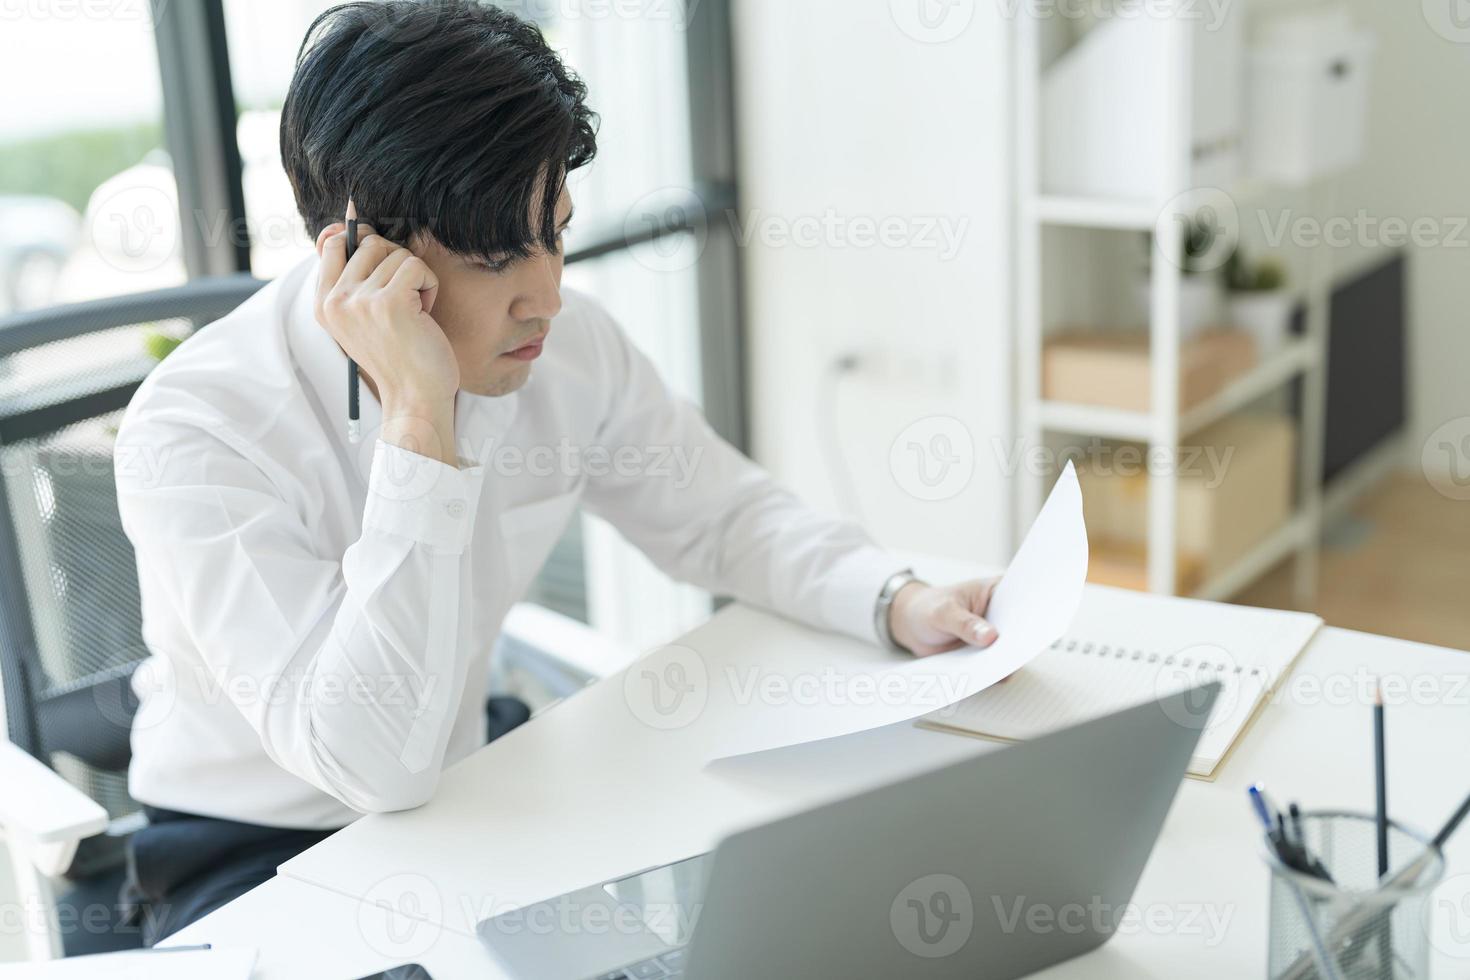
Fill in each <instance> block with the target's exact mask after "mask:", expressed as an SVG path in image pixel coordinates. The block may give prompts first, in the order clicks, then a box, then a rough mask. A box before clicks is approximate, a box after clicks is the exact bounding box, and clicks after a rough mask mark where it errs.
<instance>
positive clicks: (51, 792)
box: [0, 275, 632, 959]
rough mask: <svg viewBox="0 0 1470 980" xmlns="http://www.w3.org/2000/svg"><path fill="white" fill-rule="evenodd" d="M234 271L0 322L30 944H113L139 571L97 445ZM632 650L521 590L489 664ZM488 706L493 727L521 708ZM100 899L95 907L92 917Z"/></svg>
mask: <svg viewBox="0 0 1470 980" xmlns="http://www.w3.org/2000/svg"><path fill="white" fill-rule="evenodd" d="M263 285H264V283H263V282H262V281H260V280H257V279H254V278H251V277H250V276H248V275H237V276H228V277H217V278H211V279H202V280H197V281H195V282H192V283H190V284H188V285H186V286H182V287H179V288H177V289H168V290H161V291H156V292H150V293H142V294H137V295H133V296H123V297H117V298H115V299H107V300H100V301H95V302H89V303H81V304H76V305H71V306H63V307H55V308H51V309H47V310H41V311H37V312H31V313H24V314H19V315H15V316H11V317H7V318H3V319H0V687H3V688H4V717H5V721H6V729H7V731H8V734H9V739H10V741H9V743H0V786H3V787H5V789H4V791H3V792H0V835H3V836H4V837H5V841H6V844H7V846H8V848H9V851H10V855H11V861H12V865H13V871H14V875H15V878H16V883H17V885H18V887H19V889H20V906H21V908H22V909H25V910H27V914H28V915H29V916H31V917H32V918H33V919H37V920H38V921H33V922H30V923H28V927H27V930H26V932H27V937H26V938H27V943H28V949H29V953H30V956H31V958H33V959H50V958H55V957H59V956H62V955H68V956H70V955H78V954H82V953H92V952H103V951H107V950H113V949H125V948H130V947H135V946H138V945H140V944H141V931H140V929H139V928H138V927H137V926H136V925H129V924H126V923H124V922H123V921H122V910H121V909H120V908H119V903H118V892H119V889H120V886H121V884H122V880H123V876H124V871H125V868H124V854H125V852H124V846H125V841H126V838H127V835H128V834H129V833H131V832H132V831H133V830H135V829H136V828H137V827H139V826H141V825H142V821H143V817H142V814H141V811H140V808H139V806H138V804H136V803H135V802H134V801H133V800H132V799H131V798H130V797H129V796H128V793H127V766H128V761H129V757H130V749H129V742H128V735H129V727H130V723H131V720H132V716H133V713H134V711H135V710H136V708H137V700H136V697H135V696H134V694H133V691H132V689H131V686H130V680H131V677H132V673H133V670H134V669H135V668H136V667H137V665H138V664H139V663H140V662H141V661H142V660H143V659H145V658H146V657H147V656H148V651H147V650H146V648H145V647H144V644H143V640H142V636H141V614H140V610H139V596H138V583H137V568H136V565H135V563H134V556H133V550H132V547H131V545H130V544H129V542H128V540H127V537H126V536H125V535H124V534H123V531H122V527H121V524H120V521H119V517H118V509H117V499H116V492H115V486H114V482H113V467H112V443H113V438H114V436H115V435H116V431H117V425H118V422H119V421H120V418H121V415H122V412H123V409H124V408H125V407H126V406H127V403H128V401H129V399H130V398H131V397H132V395H133V393H134V392H135V391H136V390H137V387H138V385H139V384H140V383H141V382H142V380H143V378H144V377H145V376H146V375H147V373H148V372H149V371H150V370H151V369H152V368H153V366H154V365H155V364H156V363H157V357H158V356H159V355H160V354H162V353H164V352H165V351H166V350H168V349H169V348H170V347H171V344H170V342H169V338H177V337H182V336H185V335H187V334H188V333H189V332H190V331H192V330H195V329H198V328H201V327H203V326H204V325H206V324H208V323H210V322H211V321H213V320H216V319H219V318H220V317H222V316H224V315H225V314H226V313H228V312H230V311H231V310H233V309H234V308H235V307H236V306H237V305H239V304H240V303H241V302H243V301H244V300H245V299H247V298H248V297H249V296H251V295H252V294H253V293H254V292H255V291H256V290H257V289H259V288H260V287H261V286H263ZM631 659H632V657H631V654H630V653H629V652H628V651H627V650H624V649H621V648H620V647H618V646H617V645H616V644H614V643H612V642H610V641H608V640H606V639H605V638H602V637H600V636H598V635H597V634H595V633H593V632H592V631H591V630H590V629H589V628H588V627H586V626H585V625H583V624H581V623H578V622H576V621H574V620H571V619H570V618H568V617H566V616H562V615H560V614H557V613H554V612H552V611H550V610H547V609H542V608H539V607H536V606H532V605H528V604H522V605H521V606H518V607H517V608H516V609H514V610H512V612H511V614H510V615H509V616H508V617H507V619H506V623H505V627H504V631H503V633H502V636H501V641H500V650H499V653H498V655H497V657H496V662H495V674H494V677H495V681H496V683H497V684H499V685H502V686H504V687H517V688H519V689H521V690H525V689H526V688H528V687H530V688H534V689H535V691H536V692H538V693H537V695H536V696H537V697H538V698H539V699H541V700H549V699H554V698H559V697H564V696H566V695H568V694H571V693H574V692H575V691H576V690H578V689H580V688H581V687H582V686H585V685H586V684H587V683H590V682H591V681H593V680H595V679H597V678H599V677H602V676H606V675H608V674H611V673H614V672H616V671H617V670H620V669H621V668H622V667H623V666H624V665H626V663H627V662H628V661H629V660H631ZM517 704H518V702H510V701H508V700H505V699H500V700H499V701H498V703H492V705H491V706H490V719H489V728H490V730H491V733H492V734H494V733H496V728H497V726H499V727H501V728H504V727H506V726H509V725H513V724H515V723H517V722H518V721H520V720H523V719H524V712H523V711H521V710H519V709H518V708H517ZM99 910H107V911H108V915H107V916H106V920H107V921H105V922H104V921H103V917H102V916H99V915H98V912H99Z"/></svg>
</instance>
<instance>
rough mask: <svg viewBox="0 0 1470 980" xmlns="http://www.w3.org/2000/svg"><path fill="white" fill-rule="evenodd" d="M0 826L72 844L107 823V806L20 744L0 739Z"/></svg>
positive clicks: (50, 841)
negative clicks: (100, 803)
mask: <svg viewBox="0 0 1470 980" xmlns="http://www.w3.org/2000/svg"><path fill="white" fill-rule="evenodd" d="M0 786H4V787H5V791H4V792H3V793H0V831H3V832H4V833H5V835H6V836H12V835H18V836H20V837H23V838H26V839H27V840H29V841H31V842H34V843H36V844H63V845H64V844H68V843H70V844H75V843H76V842H77V841H79V840H82V839H83V838H86V837H91V836H92V835H93V834H99V833H101V832H102V831H103V830H106V829H107V811H106V810H104V809H102V807H101V806H99V805H98V804H97V802H96V801H95V800H93V799H92V798H91V797H89V796H88V795H87V794H85V793H83V792H82V791H81V790H79V789H77V788H76V787H75V786H73V785H72V784H71V783H68V782H67V781H66V780H65V779H62V778H61V777H60V776H58V775H57V774H56V773H54V772H52V771H51V770H50V769H47V768H46V767H45V766H44V765H42V764H41V763H40V762H39V761H38V760H37V759H35V758H33V757H32V756H30V755H29V754H28V753H26V752H24V751H23V750H21V748H20V747H19V746H17V745H16V744H15V743H14V742H10V741H4V742H0Z"/></svg>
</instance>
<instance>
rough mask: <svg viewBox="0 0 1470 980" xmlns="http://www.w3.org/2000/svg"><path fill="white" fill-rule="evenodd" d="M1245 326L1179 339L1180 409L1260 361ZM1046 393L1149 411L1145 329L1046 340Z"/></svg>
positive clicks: (1045, 395) (1043, 377) (1066, 399)
mask: <svg viewBox="0 0 1470 980" xmlns="http://www.w3.org/2000/svg"><path fill="white" fill-rule="evenodd" d="M1256 358H1257V354H1256V342H1255V340H1254V339H1253V338H1252V337H1251V335H1250V334H1248V333H1246V332H1245V331H1243V330H1234V329H1229V328H1218V329H1213V330H1205V331H1203V332H1201V333H1199V334H1196V335H1195V336H1194V337H1191V338H1189V339H1187V340H1185V341H1183V342H1182V343H1181V344H1180V348H1179V410H1180V411H1181V412H1187V411H1189V409H1191V408H1193V407H1194V406H1195V405H1198V404H1199V403H1200V402H1202V401H1204V400H1205V399H1207V398H1209V397H1211V396H1212V395H1215V394H1217V393H1218V392H1219V391H1220V390H1221V389H1222V388H1224V387H1225V386H1226V385H1228V384H1229V383H1230V382H1231V381H1233V380H1235V379H1236V378H1238V377H1240V376H1241V375H1242V374H1245V373H1246V372H1247V371H1249V370H1250V369H1251V368H1253V367H1255V365H1256ZM1041 394H1042V397H1043V398H1045V399H1047V400H1048V401H1059V402H1073V403H1076V404H1081V405H1099V406H1103V407H1106V408H1121V409H1127V410H1130V411H1135V412H1147V411H1148V410H1149V406H1150V404H1151V402H1152V401H1153V399H1152V386H1151V380H1150V377H1149V344H1148V331H1146V330H1102V331H1098V330H1092V331H1086V332H1082V331H1078V332H1069V333H1066V334H1063V335H1061V336H1058V337H1055V338H1053V339H1051V340H1048V341H1047V342H1046V346H1045V349H1044V350H1043V352H1042V357H1041Z"/></svg>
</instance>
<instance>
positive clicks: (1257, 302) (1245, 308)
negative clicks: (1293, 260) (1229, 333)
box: [1225, 249, 1296, 356]
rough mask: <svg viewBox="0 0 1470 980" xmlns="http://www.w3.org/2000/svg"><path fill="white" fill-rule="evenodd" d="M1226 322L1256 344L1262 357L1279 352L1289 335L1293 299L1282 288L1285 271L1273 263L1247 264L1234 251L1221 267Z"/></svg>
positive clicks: (1261, 261) (1246, 261)
mask: <svg viewBox="0 0 1470 980" xmlns="http://www.w3.org/2000/svg"><path fill="white" fill-rule="evenodd" d="M1225 286H1226V288H1227V289H1228V291H1229V292H1228V295H1227V299H1226V310H1227V314H1228V316H1229V319H1230V322H1231V323H1232V324H1233V325H1234V326H1236V327H1239V328H1240V329H1241V330H1244V331H1246V332H1247V333H1249V334H1250V335H1251V336H1252V337H1254V338H1255V340H1256V349H1257V350H1258V351H1260V353H1261V355H1262V356H1265V355H1267V354H1270V353H1272V352H1274V351H1277V350H1280V349H1281V347H1282V346H1283V345H1285V343H1286V340H1287V337H1288V335H1289V334H1290V332H1291V313H1292V308H1293V307H1294V306H1295V304H1296V297H1295V296H1294V295H1293V294H1292V292H1291V290H1289V289H1287V288H1286V270H1285V269H1284V268H1283V267H1282V265H1281V263H1280V262H1277V261H1275V260H1274V259H1262V260H1260V261H1258V262H1251V261H1248V260H1247V259H1246V258H1245V256H1244V255H1243V254H1242V253H1241V251H1240V250H1239V249H1237V250H1236V251H1235V252H1234V253H1233V254H1232V255H1231V256H1230V261H1229V262H1228V263H1226V265H1225Z"/></svg>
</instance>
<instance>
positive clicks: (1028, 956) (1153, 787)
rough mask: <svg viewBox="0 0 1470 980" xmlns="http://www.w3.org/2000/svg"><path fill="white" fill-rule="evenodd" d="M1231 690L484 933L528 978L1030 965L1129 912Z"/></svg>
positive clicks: (729, 846)
mask: <svg viewBox="0 0 1470 980" xmlns="http://www.w3.org/2000/svg"><path fill="white" fill-rule="evenodd" d="M1219 690H1220V685H1219V684H1218V683H1212V684H1208V685H1205V686H1203V687H1199V688H1195V689H1193V690H1189V691H1181V692H1179V693H1176V694H1173V695H1171V696H1169V697H1166V698H1162V699H1160V700H1157V701H1150V702H1147V703H1144V704H1141V705H1138V706H1136V707H1133V708H1130V709H1128V710H1125V711H1121V712H1118V713H1117V714H1113V715H1108V716H1105V717H1102V718H1098V719H1096V720H1093V721H1090V722H1087V723H1085V724H1081V725H1077V726H1075V727H1073V728H1069V729H1065V730H1063V731H1059V732H1055V733H1053V734H1050V735H1047V736H1044V737H1042V738H1038V739H1035V740H1032V741H1029V742H1025V743H1022V744H1019V745H1014V746H1008V747H1005V748H1002V749H999V750H993V751H989V752H986V753H983V754H980V755H976V756H972V757H969V758H966V759H963V760H961V761H959V762H955V763H951V764H948V765H945V766H943V767H940V768H935V769H931V770H928V771H924V772H921V773H918V774H916V775H913V776H910V777H906V778H904V779H902V780H899V781H896V782H891V783H887V784H885V785H883V786H879V787H877V788H874V789H869V790H865V791H863V792H861V793H858V794H856V795H852V796H849V797H846V798H844V799H841V800H838V801H836V802H832V803H827V804H824V805H822V806H818V807H816V808H814V809H810V810H806V811H803V812H801V813H797V814H795V815H792V816H789V817H784V818H782V819H780V820H776V821H774V822H772V823H767V824H764V825H761V826H758V827H754V828H751V829H748V830H743V831H740V832H738V833H735V834H733V835H731V836H730V837H727V838H725V839H724V840H723V841H721V842H720V844H719V845H718V846H717V847H716V848H715V849H714V850H713V851H711V852H710V853H708V854H705V855H701V856H699V857H695V858H690V859H688V860H686V861H681V862H678V863H677V864H672V865H667V866H665V867H661V868H655V869H653V870H651V871H645V872H641V873H639V874H636V875H632V876H629V877H627V878H623V879H620V880H618V881H612V882H606V883H603V884H599V885H594V886H591V887H589V888H584V889H580V890H578V891H576V892H571V893H569V894H567V895H563V896H560V897H559V898H555V899H551V900H550V901H547V902H541V903H537V904H536V905H533V906H527V907H526V908H523V909H519V910H517V911H514V912H510V913H507V914H505V915H500V916H495V917H492V918H487V919H485V920H483V921H481V922H480V923H479V924H478V926H477V929H476V931H477V933H478V935H479V937H480V940H481V942H483V943H484V945H485V946H486V947H488V948H489V949H490V951H491V952H492V953H493V954H494V955H495V956H496V958H497V959H498V960H499V962H500V964H501V965H502V966H503V967H504V968H505V969H506V971H507V972H508V973H509V974H510V975H511V976H512V977H516V978H517V980H520V978H532V977H534V978H536V980H624V978H630V980H664V978H688V980H737V978H739V980H748V978H750V977H776V976H781V977H792V976H795V977H906V978H907V977H913V978H944V980H948V978H966V980H970V978H974V977H985V978H986V980H1008V978H1011V977H1020V976H1024V975H1026V974H1029V973H1032V972H1034V971H1036V970H1040V969H1043V968H1045V967H1047V966H1050V965H1052V964H1054V963H1059V962H1061V961H1063V960H1067V959H1070V958H1072V957H1074V956H1079V955H1081V954H1083V953H1086V952H1088V951H1089V950H1092V949H1095V948H1096V947H1098V946H1100V945H1102V944H1103V943H1105V942H1107V940H1108V939H1109V937H1111V936H1112V934H1113V933H1114V931H1115V930H1116V929H1117V927H1118V924H1119V920H1120V918H1121V917H1122V916H1123V915H1124V913H1125V911H1126V910H1127V909H1128V904H1129V902H1130V901H1131V900H1132V897H1133V890H1134V887H1135V886H1136V885H1137V883H1138V878H1139V876H1140V875H1141V874H1142V873H1143V866H1144V863H1145V862H1146V861H1147V860H1148V856H1149V853H1150V852H1151V851H1152V850H1153V846H1154V841H1155V840H1156V839H1157V838H1158V834H1159V829H1160V827H1161V826H1162V825H1163V822H1164V817H1165V815H1166V814H1167V813H1168V810H1169V806H1170V804H1171V803H1172V802H1173V799H1174V794H1175V792H1176V791H1177V789H1178V787H1179V783H1180V781H1181V779H1182V778H1183V776H1184V771H1185V767H1186V766H1187V765H1188V764H1189V758H1190V755H1191V754H1192V753H1193V752H1194V748H1195V743H1196V742H1197V741H1198V740H1199V737H1200V733H1201V732H1202V731H1203V729H1204V728H1205V727H1206V725H1207V724H1208V720H1209V716H1210V710H1211V708H1212V707H1213V705H1214V702H1215V698H1216V695H1217V694H1218V693H1219Z"/></svg>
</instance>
